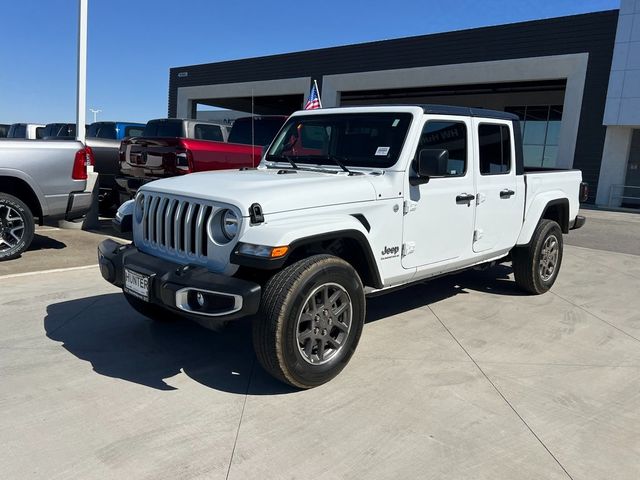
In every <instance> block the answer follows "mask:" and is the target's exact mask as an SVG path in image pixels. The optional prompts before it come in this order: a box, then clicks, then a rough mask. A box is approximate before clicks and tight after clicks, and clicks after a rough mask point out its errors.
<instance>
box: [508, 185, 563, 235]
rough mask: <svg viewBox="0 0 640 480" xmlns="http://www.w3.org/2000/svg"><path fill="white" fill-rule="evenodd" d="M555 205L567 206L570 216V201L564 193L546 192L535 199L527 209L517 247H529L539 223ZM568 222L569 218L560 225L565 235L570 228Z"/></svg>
mask: <svg viewBox="0 0 640 480" xmlns="http://www.w3.org/2000/svg"><path fill="white" fill-rule="evenodd" d="M555 205H566V211H567V215H568V214H569V207H570V204H569V199H568V198H567V195H566V194H565V193H564V192H561V191H551V192H545V193H543V194H540V195H538V196H536V197H535V198H534V199H533V202H532V203H531V205H529V207H528V208H527V213H526V216H525V219H524V222H523V225H522V229H521V230H520V235H519V236H518V240H517V241H516V245H527V244H528V243H529V242H530V241H531V237H532V236H533V232H535V229H536V227H537V226H538V223H540V220H541V219H542V218H544V215H545V213H546V212H547V210H548V209H549V208H550V207H553V206H555ZM568 220H569V218H568V217H567V218H566V219H563V220H562V222H561V225H560V228H561V229H562V231H563V232H564V233H566V231H568V228H569V224H568ZM565 221H566V225H564V224H563V223H565Z"/></svg>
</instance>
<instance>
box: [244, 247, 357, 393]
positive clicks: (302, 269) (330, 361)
mask: <svg viewBox="0 0 640 480" xmlns="http://www.w3.org/2000/svg"><path fill="white" fill-rule="evenodd" d="M261 309H262V313H263V315H262V316H261V317H260V318H256V319H254V322H253V344H254V348H255V350H256V355H257V357H258V360H259V361H260V363H261V364H262V366H263V367H264V368H265V370H267V371H268V372H269V373H270V374H271V375H273V376H274V377H276V378H277V379H279V380H281V381H282V382H285V383H288V384H289V385H292V386H295V387H298V388H311V387H316V386H318V385H322V384H323V383H326V382H328V381H329V380H331V379H332V378H334V377H335V376H336V375H338V374H339V373H340V372H341V371H342V369H343V368H344V367H345V366H346V365H347V363H348V362H349V360H350V359H351V356H352V355H353V352H354V351H355V349H356V346H357V345H358V341H359V340H360V335H361V333H362V328H363V325H364V316H365V298H364V289H363V287H362V282H361V281H360V277H359V276H358V274H357V272H356V271H355V270H354V269H353V267H352V266H351V265H349V264H348V263H347V262H345V261H344V260H342V259H340V258H338V257H334V256H331V255H314V256H312V257H309V258H306V259H304V260H300V261H299V262H296V263H294V264H292V265H290V266H289V267H287V268H285V269H284V270H282V271H281V272H279V273H277V274H276V275H274V276H273V277H272V278H271V279H270V280H269V281H268V282H267V285H266V286H265V288H264V292H263V296H262V306H261Z"/></svg>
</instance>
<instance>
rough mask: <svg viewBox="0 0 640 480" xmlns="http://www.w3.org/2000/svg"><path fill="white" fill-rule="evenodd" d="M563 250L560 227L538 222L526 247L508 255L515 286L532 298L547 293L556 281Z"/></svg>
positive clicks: (542, 221) (551, 221) (552, 222)
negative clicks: (511, 259) (510, 259)
mask: <svg viewBox="0 0 640 480" xmlns="http://www.w3.org/2000/svg"><path fill="white" fill-rule="evenodd" d="M562 250H563V240H562V230H561V229H560V225H558V223H557V222H554V221H553V220H547V219H543V220H541V221H540V223H539V224H538V226H537V227H536V230H535V232H533V236H532V237H531V241H530V242H529V244H528V245H523V246H521V247H515V248H514V249H513V250H512V252H511V255H512V258H513V273H514V276H515V279H516V283H517V284H518V286H519V287H520V288H522V289H523V290H525V291H527V292H529V293H533V294H535V295H539V294H541V293H544V292H546V291H548V290H549V289H550V288H551V287H552V286H553V284H554V283H555V281H556V278H558V272H559V271H560V265H561V264H562Z"/></svg>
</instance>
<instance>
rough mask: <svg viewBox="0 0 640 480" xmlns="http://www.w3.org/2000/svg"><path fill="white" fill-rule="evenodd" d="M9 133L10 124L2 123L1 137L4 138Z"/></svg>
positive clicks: (0, 128)
mask: <svg viewBox="0 0 640 480" xmlns="http://www.w3.org/2000/svg"><path fill="white" fill-rule="evenodd" d="M8 133H9V125H0V138H4V137H6V136H7V134H8Z"/></svg>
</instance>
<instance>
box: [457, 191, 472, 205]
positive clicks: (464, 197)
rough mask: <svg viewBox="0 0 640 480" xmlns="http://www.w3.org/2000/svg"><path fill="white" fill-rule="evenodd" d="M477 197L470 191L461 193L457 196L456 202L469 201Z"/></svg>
mask: <svg viewBox="0 0 640 480" xmlns="http://www.w3.org/2000/svg"><path fill="white" fill-rule="evenodd" d="M474 198H476V196H475V195H471V194H470V193H461V194H460V195H458V196H457V197H456V203H459V204H461V203H469V202H470V201H471V200H473V199H474Z"/></svg>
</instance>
